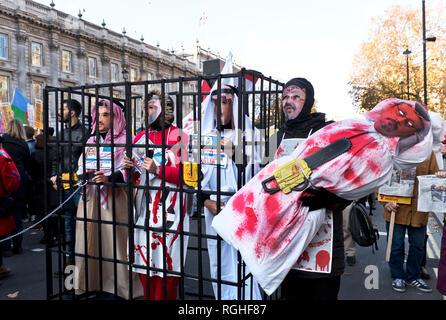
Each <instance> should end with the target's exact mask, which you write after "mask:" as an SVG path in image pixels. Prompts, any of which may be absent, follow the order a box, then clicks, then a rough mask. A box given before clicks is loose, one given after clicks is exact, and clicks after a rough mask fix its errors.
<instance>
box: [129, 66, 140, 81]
mask: <svg viewBox="0 0 446 320" xmlns="http://www.w3.org/2000/svg"><path fill="white" fill-rule="evenodd" d="M137 76H138V72H137V71H136V69H133V68H131V69H130V81H136V80H137Z"/></svg>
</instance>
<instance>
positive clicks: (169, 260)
mask: <svg viewBox="0 0 446 320" xmlns="http://www.w3.org/2000/svg"><path fill="white" fill-rule="evenodd" d="M166 264H167V270H173V264H172V257H171V256H170V254H169V253H168V252H167V251H166Z"/></svg>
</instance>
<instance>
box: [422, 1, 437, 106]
mask: <svg viewBox="0 0 446 320" xmlns="http://www.w3.org/2000/svg"><path fill="white" fill-rule="evenodd" d="M421 2H422V13H423V77H424V104H425V105H426V106H427V71H426V41H431V42H434V41H435V40H437V38H436V37H428V38H426V7H425V0H422V1H421Z"/></svg>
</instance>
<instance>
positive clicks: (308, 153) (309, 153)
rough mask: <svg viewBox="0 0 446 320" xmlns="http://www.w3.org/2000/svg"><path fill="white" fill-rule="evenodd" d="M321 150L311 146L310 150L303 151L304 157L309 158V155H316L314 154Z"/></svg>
mask: <svg viewBox="0 0 446 320" xmlns="http://www.w3.org/2000/svg"><path fill="white" fill-rule="evenodd" d="M321 149H322V148H321V147H318V146H312V147H311V148H309V149H306V150H305V157H306V156H309V155H311V154H313V153H316V152H318V151H319V150H321Z"/></svg>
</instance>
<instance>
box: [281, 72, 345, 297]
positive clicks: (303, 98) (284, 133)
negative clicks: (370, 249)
mask: <svg viewBox="0 0 446 320" xmlns="http://www.w3.org/2000/svg"><path fill="white" fill-rule="evenodd" d="M313 104H314V88H313V86H312V84H311V83H310V82H309V81H308V80H307V79H304V78H293V79H291V80H290V81H288V82H287V83H286V84H285V87H284V90H283V94H282V110H283V112H284V114H285V119H286V120H285V122H284V123H283V125H282V126H281V127H280V129H279V131H278V132H277V137H276V139H277V145H278V146H279V147H278V149H277V152H276V158H280V157H281V156H284V155H289V154H290V153H291V152H292V151H293V150H294V149H295V148H297V146H298V145H299V143H302V142H303V141H305V140H306V139H307V138H308V137H310V136H311V135H312V134H313V133H315V132H316V131H318V130H319V129H321V128H323V127H324V126H326V125H328V124H330V123H332V121H326V120H325V114H324V113H320V112H315V113H311V109H312V107H313ZM342 225H343V221H342V211H337V212H333V258H332V268H331V272H330V273H318V272H314V271H313V272H308V271H303V270H301V269H297V268H296V269H291V270H290V272H289V273H288V275H287V277H286V278H285V280H284V281H283V283H282V298H283V299H285V300H291V299H298V297H296V295H297V294H298V293H302V294H304V295H305V299H310V300H327V299H328V300H336V299H337V295H338V292H339V287H340V280H341V274H342V273H343V272H344V242H343V229H342ZM308 262H310V261H308ZM296 288H302V290H296Z"/></svg>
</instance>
